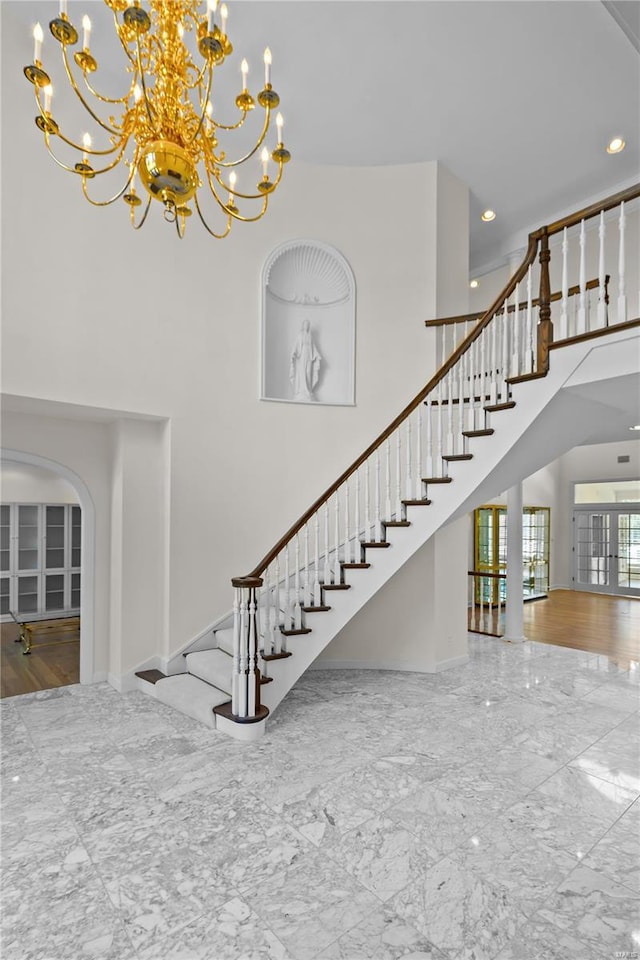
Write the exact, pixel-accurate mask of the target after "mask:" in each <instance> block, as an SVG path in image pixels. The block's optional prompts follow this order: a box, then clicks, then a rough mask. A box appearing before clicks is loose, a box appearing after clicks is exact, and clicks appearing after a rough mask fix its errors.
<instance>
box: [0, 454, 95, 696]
mask: <svg viewBox="0 0 640 960" xmlns="http://www.w3.org/2000/svg"><path fill="white" fill-rule="evenodd" d="M0 458H1V460H2V462H3V463H7V464H9V463H17V464H26V465H30V466H34V467H40V468H41V469H44V470H49V471H50V472H51V473H54V474H57V475H58V476H60V477H62V478H63V479H64V480H66V481H67V482H68V483H69V484H70V485H71V486H72V487H73V489H74V490H75V492H76V494H77V496H78V503H79V504H80V508H81V510H82V533H81V568H80V570H81V583H82V590H81V597H80V683H91V682H92V681H93V679H94V659H95V650H94V638H95V624H94V619H95V528H96V517H95V505H94V503H93V500H92V498H91V494H90V493H89V489H88V487H87V485H86V484H85V482H84V481H83V480H82V479H81V478H80V477H79V476H78V475H77V474H76V473H74V472H73V470H70V469H69V468H68V467H66V466H64V464H61V463H58V462H57V461H55V460H51V459H50V458H48V457H41V456H38V455H37V454H33V453H25V452H24V451H21V450H10V449H6V448H2V449H1V450H0Z"/></svg>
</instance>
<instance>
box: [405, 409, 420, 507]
mask: <svg viewBox="0 0 640 960" xmlns="http://www.w3.org/2000/svg"><path fill="white" fill-rule="evenodd" d="M422 407H423V404H422V403H419V404H418V410H417V413H416V418H417V421H418V423H417V427H416V466H415V482H414V488H415V494H412V495H410V496H409V497H407V499H408V500H411V499H412V497H413V496H415V499H416V500H420V499H422Z"/></svg>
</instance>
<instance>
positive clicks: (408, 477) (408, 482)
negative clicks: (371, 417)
mask: <svg viewBox="0 0 640 960" xmlns="http://www.w3.org/2000/svg"><path fill="white" fill-rule="evenodd" d="M399 431H400V428H398V432H399ZM404 442H405V460H406V462H405V477H404V484H405V493H404V496H405V500H411V497H412V496H413V474H412V464H411V417H407V420H406V427H405V435H404ZM401 517H402V504H401V503H400V497H398V506H397V512H396V520H400V519H401Z"/></svg>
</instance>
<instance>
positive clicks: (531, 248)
mask: <svg viewBox="0 0 640 960" xmlns="http://www.w3.org/2000/svg"><path fill="white" fill-rule="evenodd" d="M638 196H640V184H636V185H635V186H633V187H630V188H628V189H627V190H622V191H620V192H619V193H617V194H614V195H613V196H611V197H607V198H606V199H605V200H602V201H600V202H599V203H594V204H591V205H590V206H589V207H585V208H584V209H583V210H580V211H579V212H578V213H576V214H573V215H572V216H570V217H565V218H564V219H563V220H558V221H556V222H555V223H553V224H551V225H550V226H548V227H541V228H540V229H539V230H535V231H533V232H532V233H530V234H529V244H528V247H527V252H526V254H525V256H524V259H523V261H522V263H521V264H520V266H519V267H518V269H517V270H516V272H515V273H514V274H513V276H512V277H511V278H510V280H509V281H508V283H507V284H506V286H505V287H504V289H503V290H502V291H501V292H500V293H499V294H498V296H497V297H496V299H495V300H494V302H493V303H492V304H491V306H490V307H489V309H488V310H486V311H485V313H484V314H482V316H481V317H480V319H479V320H478V323H477V324H476V326H475V327H474V328H473V330H471V331H470V333H469V334H467V336H466V337H465V338H464V339H463V340H462V341H461V342H460V343H459V344H458V346H457V347H456V349H455V350H454V351H453V353H452V354H451V356H450V357H449V358H448V359H447V360H446V361H445V363H444V364H443V365H442V366H441V367H440V369H439V370H438V371H437V372H436V373H435V374H434V376H433V377H432V378H431V379H430V380H429V382H428V383H427V384H426V386H425V387H423V388H422V390H420V392H419V393H418V394H416V396H415V397H414V398H413V400H411V401H410V402H409V403H408V404H407V406H406V407H405V408H404V409H403V410H402V412H401V413H399V414H398V416H397V417H396V418H395V419H394V420H393V421H392V422H391V423H390V424H389V426H388V427H387V428H386V430H383V431H382V433H381V434H380V435H379V436H378V437H377V438H376V439H375V440H374V441H373V443H371V444H369V446H368V447H367V449H366V450H365V451H364V452H363V453H362V454H360V456H359V457H358V458H357V459H356V460H354V462H353V463H352V464H351V466H350V467H348V468H347V469H346V470H345V471H344V472H343V473H341V474H340V476H339V477H338V479H337V480H336V481H335V482H334V483H332V484H331V486H330V487H328V488H327V489H326V490H325V491H324V493H323V494H321V496H319V497H318V498H317V499H316V500H315V501H314V502H313V503H312V505H311V506H310V507H309V509H308V510H306V511H305V512H304V513H303V514H302V516H301V517H300V518H299V519H298V520H297V521H296V522H295V523H294V524H293V525H292V526H291V527H290V528H289V529H288V530H287V532H286V533H285V534H284V536H282V537H281V538H280V540H278V542H277V543H276V544H275V546H274V547H272V549H271V550H270V551H269V552H268V553H267V554H266V555H265V556H264V557H263V558H262V560H261V561H260V563H259V564H258V565H257V566H256V567H255V568H254V569H253V570H252V571H251V573H249V574H247V575H246V576H244V577H234V578H233V581H232V582H233V584H234V586H236V587H243V586H248V585H249V586H252V587H253V586H257V585H258V584H257V583H256V584H254V583H250V584H248V583H247V581H260V583H262V574H263V573H264V571H265V570H266V569H267V567H268V566H269V565H270V564H271V563H272V562H273V561H274V560H275V558H276V557H277V556H278V554H279V553H280V552H281V551H282V550H283V549H284V547H286V545H287V544H288V543H290V542H291V540H292V539H293V538H294V537H295V536H296V534H297V533H298V532H299V531H300V530H301V529H302V527H303V526H304V525H305V524H306V523H307V522H308V521H309V520H310V519H311V517H313V515H314V514H315V513H316V512H317V510H319V508H320V507H321V506H322V505H323V504H324V503H326V502H327V501H328V500H329V499H330V498H331V497H332V496H333V495H334V493H335V492H336V491H337V490H338V489H339V488H340V487H341V486H342V484H343V483H345V481H346V480H348V479H349V477H351V476H352V475H353V474H354V473H355V472H356V470H358V468H359V467H361V466H362V464H363V463H365V461H366V460H368V459H369V457H370V456H371V454H372V453H374V452H375V451H376V450H377V449H378V447H380V446H381V445H382V444H383V443H384V442H385V440H387V439H388V438H389V437H390V436H391V434H392V433H393V432H394V431H395V430H396V429H397V428H398V427H399V426H400V424H401V423H402V422H403V421H404V420H406V418H407V417H408V416H409V414H410V413H412V412H413V411H414V410H415V409H416V407H418V405H419V404H420V403H422V402H423V401H424V400H425V399H426V397H427V396H428V395H429V394H430V393H431V391H432V390H434V389H435V388H436V387H437V386H438V384H439V383H440V382H441V380H443V379H444V377H445V376H446V375H447V374H448V373H449V371H450V370H451V369H452V368H453V367H454V366H455V365H456V363H457V362H458V360H459V359H460V357H462V356H463V354H464V353H466V351H467V350H468V348H469V347H470V346H471V344H472V343H473V342H474V341H475V340H476V339H477V338H478V337H479V336H480V334H481V333H482V331H483V330H484V328H485V327H486V326H487V325H488V324H489V323H490V322H491V320H492V319H493V317H494V316H495V314H496V313H497V312H498V311H499V310H500V308H501V307H502V306H503V304H504V302H505V300H507V299H508V298H509V297H510V296H511V294H512V293H513V291H514V290H515V288H516V285H517V284H519V283H520V281H521V280H522V279H523V278H524V277H525V275H526V273H527V270H528V269H529V267H530V265H531V264H532V263H533V262H534V260H535V257H536V254H537V252H538V247H539V246H541V247H542V251H541V252H542V257H541V261H542V262H541V270H542V274H543V281H544V282H543V285H542V286H541V291H540V301H539V303H540V321H541V323H539V325H538V336H539V342H538V358H539V362H540V359H542V361H543V362H542V366H541V367H540V369H546V362H547V361H548V349H549V345H550V341H551V339H552V324H551V320H550V308H549V304H550V296H551V293H550V290H549V287H548V269H547V272H546V277H545V276H544V274H545V268H548V241H549V236H551V235H552V234H555V233H558V232H559V231H560V230H562V229H564V227H565V226H566V227H569V226H574V225H575V224H577V223H580V221H581V220H586V219H588V218H589V217H592V216H594V215H596V214H598V213H600V212H601V211H607V210H610V209H612V208H613V207H615V206H617V205H618V204H619V203H620V202H621V201H623V200H624V201H625V202H626V201H629V200H633V199H635V198H636V197H638ZM471 319H473V315H471ZM541 333H542V336H541Z"/></svg>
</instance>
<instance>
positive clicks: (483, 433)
mask: <svg viewBox="0 0 640 960" xmlns="http://www.w3.org/2000/svg"><path fill="white" fill-rule="evenodd" d="M494 433H495V430H494V429H493V427H487V429H486V430H463V431H462V436H463V437H492V436H493V434H494Z"/></svg>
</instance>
